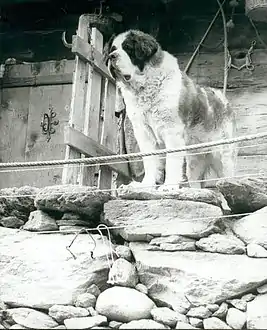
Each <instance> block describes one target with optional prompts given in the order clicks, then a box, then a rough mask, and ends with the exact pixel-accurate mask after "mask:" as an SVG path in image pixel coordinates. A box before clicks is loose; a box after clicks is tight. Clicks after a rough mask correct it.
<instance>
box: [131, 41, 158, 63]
mask: <svg viewBox="0 0 267 330" xmlns="http://www.w3.org/2000/svg"><path fill="white" fill-rule="evenodd" d="M157 50H158V43H157V41H156V40H155V39H154V38H153V37H152V36H150V35H148V34H147V35H141V36H137V42H136V43H135V56H136V58H138V59H139V60H143V61H147V60H149V59H150V58H151V57H152V56H153V55H154V54H155V53H156V52H157Z"/></svg>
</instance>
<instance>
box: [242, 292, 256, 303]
mask: <svg viewBox="0 0 267 330" xmlns="http://www.w3.org/2000/svg"><path fill="white" fill-rule="evenodd" d="M255 297H256V296H255V294H253V293H248V294H245V295H244V296H242V298H241V300H244V301H246V302H249V301H252V300H253V299H255Z"/></svg>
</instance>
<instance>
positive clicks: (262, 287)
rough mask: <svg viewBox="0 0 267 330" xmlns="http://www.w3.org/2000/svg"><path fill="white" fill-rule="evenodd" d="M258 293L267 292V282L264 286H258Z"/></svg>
mask: <svg viewBox="0 0 267 330" xmlns="http://www.w3.org/2000/svg"><path fill="white" fill-rule="evenodd" d="M257 291H258V293H267V284H263V285H262V286H260V287H258V288H257Z"/></svg>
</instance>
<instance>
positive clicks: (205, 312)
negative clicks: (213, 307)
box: [186, 306, 212, 319]
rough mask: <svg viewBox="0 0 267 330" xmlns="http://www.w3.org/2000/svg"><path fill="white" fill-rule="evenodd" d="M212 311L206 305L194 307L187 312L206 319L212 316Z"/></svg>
mask: <svg viewBox="0 0 267 330" xmlns="http://www.w3.org/2000/svg"><path fill="white" fill-rule="evenodd" d="M211 314H212V312H211V311H210V310H209V309H208V308H207V307H205V306H198V307H192V308H190V309H189V311H188V312H187V314H186V315H187V316H191V317H198V318H200V319H206V318H208V317H210V316H211Z"/></svg>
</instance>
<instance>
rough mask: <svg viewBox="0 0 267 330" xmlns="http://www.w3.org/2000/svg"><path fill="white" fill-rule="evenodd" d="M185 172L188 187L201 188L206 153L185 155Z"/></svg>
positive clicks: (205, 167)
mask: <svg viewBox="0 0 267 330" xmlns="http://www.w3.org/2000/svg"><path fill="white" fill-rule="evenodd" d="M186 164H187V166H186V174H187V178H188V182H189V186H190V188H201V187H202V185H203V183H202V182H201V180H203V179H204V175H205V172H206V169H207V159H206V155H187V156H186Z"/></svg>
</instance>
